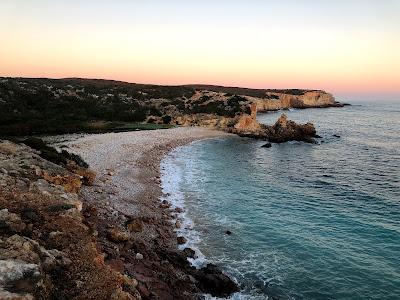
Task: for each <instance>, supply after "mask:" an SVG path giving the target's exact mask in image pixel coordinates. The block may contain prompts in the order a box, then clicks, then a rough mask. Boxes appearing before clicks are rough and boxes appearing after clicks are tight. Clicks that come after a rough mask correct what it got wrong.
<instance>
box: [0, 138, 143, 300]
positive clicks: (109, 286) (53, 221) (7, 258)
mask: <svg viewBox="0 0 400 300" xmlns="http://www.w3.org/2000/svg"><path fill="white" fill-rule="evenodd" d="M43 155H44V154H43V153H42V152H40V151H36V150H33V149H31V148H29V147H27V146H25V145H18V144H14V143H11V142H8V141H0V299H14V300H16V299H99V300H102V299H104V300H109V299H130V300H134V299H140V298H141V297H140V294H139V293H138V292H137V290H136V289H135V288H134V286H132V285H129V282H131V280H134V279H133V278H127V277H125V276H124V275H123V274H121V273H120V272H117V271H114V270H112V269H111V268H110V267H109V266H107V265H106V264H105V262H104V256H103V254H102V253H101V252H99V251H98V248H97V241H96V238H95V237H94V235H93V232H92V231H91V230H90V228H89V227H88V226H87V225H86V220H85V218H84V216H83V215H82V212H83V211H85V210H86V209H87V208H86V207H83V205H82V201H81V198H80V195H79V190H80V188H81V186H82V185H83V184H85V183H86V184H88V183H89V182H87V181H86V180H85V179H84V177H83V176H82V175H79V174H76V173H73V172H71V171H70V170H68V169H67V164H69V163H72V162H70V161H65V164H64V163H61V164H60V165H58V164H55V163H52V162H49V161H47V160H45V159H44V158H42V157H41V156H43ZM73 169H74V170H76V171H77V172H79V173H80V172H81V171H83V170H85V168H83V167H79V168H76V167H75V168H73ZM78 169H79V170H78ZM71 170H72V168H71ZM91 176H94V173H93V172H91ZM128 287H129V289H128Z"/></svg>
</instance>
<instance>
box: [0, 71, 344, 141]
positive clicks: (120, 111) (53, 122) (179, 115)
mask: <svg viewBox="0 0 400 300" xmlns="http://www.w3.org/2000/svg"><path fill="white" fill-rule="evenodd" d="M252 103H256V104H257V109H258V110H259V111H260V110H262V111H268V110H277V109H285V108H289V107H299V108H306V107H326V106H338V105H339V104H338V103H337V102H335V99H334V98H333V97H332V95H330V94H327V93H326V92H323V91H316V90H299V89H292V90H272V89H270V90H268V89H247V88H238V87H222V86H211V85H183V86H159V85H145V84H135V83H127V82H120V81H112V80H98V79H79V78H69V79H45V78H41V79H36V78H0V135H29V134H40V133H69V132H78V131H93V132H101V131H102V130H104V131H107V130H111V129H113V128H116V127H118V128H120V127H122V128H124V127H125V126H126V127H127V128H130V125H129V124H132V123H149V124H167V125H169V124H170V125H185V126H189V125H199V126H209V127H222V128H226V127H232V126H234V125H235V124H236V123H237V120H238V118H239V117H240V116H242V115H244V114H247V115H249V114H250V113H251V111H250V105H251V104H252ZM110 122H114V123H110ZM126 123H128V126H127V124H126Z"/></svg>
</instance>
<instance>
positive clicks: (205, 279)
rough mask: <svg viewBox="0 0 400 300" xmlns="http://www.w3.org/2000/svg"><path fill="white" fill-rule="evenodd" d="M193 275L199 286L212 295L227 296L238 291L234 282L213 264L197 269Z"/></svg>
mask: <svg viewBox="0 0 400 300" xmlns="http://www.w3.org/2000/svg"><path fill="white" fill-rule="evenodd" d="M194 277H195V278H196V280H197V281H198V286H199V288H200V289H201V290H202V291H204V292H206V293H209V294H211V295H212V296H213V297H227V296H229V295H230V294H232V293H234V292H237V291H239V288H238V286H237V285H236V283H235V282H234V281H232V279H230V278H229V276H227V275H225V274H224V273H222V271H221V269H220V268H219V267H217V266H216V265H213V264H208V265H207V266H206V267H205V268H202V269H200V270H198V273H197V274H196V275H195V276H194Z"/></svg>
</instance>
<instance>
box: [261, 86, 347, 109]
mask: <svg viewBox="0 0 400 300" xmlns="http://www.w3.org/2000/svg"><path fill="white" fill-rule="evenodd" d="M254 102H255V103H257V108H258V111H259V112H266V111H274V110H280V109H288V108H323V107H341V106H343V105H342V104H340V103H338V102H336V100H335V98H334V97H333V96H332V95H331V94H329V93H327V92H324V91H304V93H300V94H290V93H282V92H267V93H266V95H265V98H256V99H254Z"/></svg>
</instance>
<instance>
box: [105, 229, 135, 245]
mask: <svg viewBox="0 0 400 300" xmlns="http://www.w3.org/2000/svg"><path fill="white" fill-rule="evenodd" d="M108 238H109V239H110V240H111V241H113V242H115V243H121V242H126V241H128V240H129V239H130V235H129V233H128V232H125V231H121V230H118V229H117V228H113V229H111V230H109V231H108Z"/></svg>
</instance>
